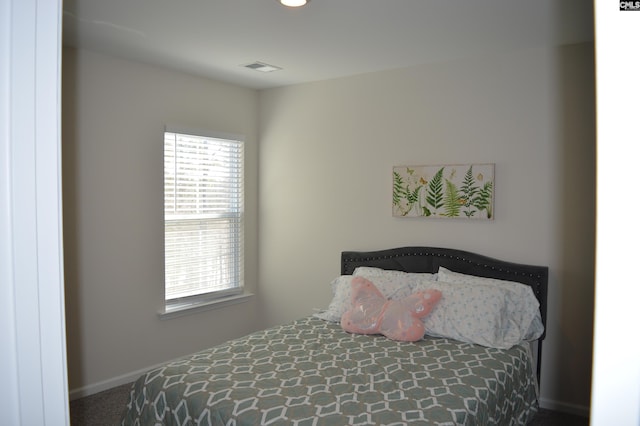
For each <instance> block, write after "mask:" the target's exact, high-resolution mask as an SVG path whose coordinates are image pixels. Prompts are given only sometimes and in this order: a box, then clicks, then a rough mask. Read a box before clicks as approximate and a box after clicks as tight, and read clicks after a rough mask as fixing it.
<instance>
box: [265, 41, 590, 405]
mask: <svg viewBox="0 0 640 426" xmlns="http://www.w3.org/2000/svg"><path fill="white" fill-rule="evenodd" d="M593 78H594V76H593V45H592V44H583V45H576V46H569V47H563V48H558V49H531V50H523V51H516V52H512V53H509V54H504V55H500V56H493V57H484V58H474V59H468V60H464V61H456V62H450V63H443V64H437V65H425V66H420V67H412V68H408V69H402V70H395V71H388V72H379V73H371V74H366V75H360V76H355V77H351V78H343V79H336V80H330V81H324V82H318V83H313V84H305V85H300V86H291V87H285V88H279V89H272V90H268V91H264V92H261V94H260V109H259V110H260V129H259V133H260V175H259V176H260V178H259V182H260V190H259V204H260V215H259V228H260V246H259V253H260V273H259V276H260V291H261V294H262V306H263V307H264V315H265V323H266V324H276V323H281V322H285V321H289V320H291V319H293V318H296V317H299V316H302V315H307V314H310V313H312V312H313V309H314V308H322V307H326V306H327V304H328V303H329V300H330V290H329V282H330V281H331V279H332V278H334V277H335V276H336V275H337V274H338V273H339V255H340V251H341V250H360V249H367V250H369V249H382V248H390V247H395V246H403V245H432V246H444V247H455V248H460V249H466V250H470V251H477V252H480V253H484V254H486V255H489V256H494V257H499V258H502V259H506V260H511V261H515V262H523V263H533V264H541V265H548V266H549V268H550V282H549V285H550V289H549V327H548V335H547V339H546V341H545V346H544V353H543V367H542V400H543V403H544V404H545V405H546V406H555V407H558V408H562V409H565V410H571V411H577V412H584V410H586V407H588V405H589V380H590V379H589V377H590V370H591V355H590V354H591V335H592V321H593V314H592V311H593V268H594V259H593V258H594V247H595V246H594V220H595V218H594V216H595V214H594V209H595V196H594V183H595V167H594V164H595V131H594V127H595V124H594V123H595V119H594V87H593ZM485 162H490V163H495V164H496V166H495V167H496V169H495V201H496V205H495V220H494V221H484V222H481V221H473V222H465V221H447V220H442V219H440V220H425V219H399V218H393V217H392V216H391V168H392V166H394V165H416V164H417V165H420V164H452V163H485Z"/></svg>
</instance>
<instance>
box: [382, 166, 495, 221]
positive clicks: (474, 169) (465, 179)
mask: <svg viewBox="0 0 640 426" xmlns="http://www.w3.org/2000/svg"><path fill="white" fill-rule="evenodd" d="M493 173H494V164H455V165H438V166H394V167H393V215H394V216H397V217H428V218H455V219H485V220H487V219H493V193H494V184H493Z"/></svg>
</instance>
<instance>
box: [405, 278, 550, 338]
mask: <svg viewBox="0 0 640 426" xmlns="http://www.w3.org/2000/svg"><path fill="white" fill-rule="evenodd" d="M443 270H444V268H440V270H439V271H438V281H437V282H435V283H425V284H424V285H421V286H419V288H417V289H416V290H423V289H436V290H440V291H441V292H442V299H441V300H440V303H439V304H438V305H437V306H436V307H435V308H434V309H433V311H432V312H431V315H429V316H428V317H427V318H425V319H424V323H425V333H426V334H427V335H430V336H435V337H447V338H452V339H455V340H459V341H463V342H468V343H474V344H478V345H482V346H488V347H494V348H501V349H508V348H511V347H512V346H513V345H515V344H518V343H520V342H521V341H523V340H534V339H536V338H538V337H540V335H541V334H542V331H543V329H542V323H541V321H536V317H538V319H539V317H540V311H539V310H538V306H539V304H538V300H537V299H536V298H535V296H534V294H533V291H532V290H531V288H530V287H529V286H525V285H523V284H519V283H515V282H509V281H502V282H500V280H492V279H484V278H481V277H473V276H469V275H468V276H463V277H460V276H452V275H450V274H448V272H450V271H446V270H444V271H443ZM443 272H444V273H443ZM453 274H457V273H453ZM457 275H462V274H457ZM448 279H451V281H446V280H448Z"/></svg>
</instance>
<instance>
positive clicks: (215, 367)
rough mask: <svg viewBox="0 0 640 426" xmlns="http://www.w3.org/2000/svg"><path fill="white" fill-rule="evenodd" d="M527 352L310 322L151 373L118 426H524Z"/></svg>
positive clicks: (528, 399) (532, 393) (533, 405)
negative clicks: (397, 336) (360, 331)
mask: <svg viewBox="0 0 640 426" xmlns="http://www.w3.org/2000/svg"><path fill="white" fill-rule="evenodd" d="M529 353H530V352H529V350H528V349H527V348H526V347H525V346H524V345H523V346H515V347H513V348H511V349H509V350H502V349H492V348H486V347H483V346H478V345H473V344H469V343H461V342H457V341H454V340H449V339H441V338H430V337H425V339H423V340H421V341H419V342H414V343H407V342H396V341H393V340H390V339H387V338H385V337H382V336H374V335H358V334H348V333H346V332H344V331H343V330H342V328H341V327H340V325H339V324H334V323H330V322H326V321H323V320H321V319H318V318H315V317H307V318H303V319H300V320H298V321H295V322H293V323H291V324H288V325H283V326H277V327H273V328H270V329H267V330H263V331H259V332H256V333H253V334H250V335H248V336H246V337H243V338H240V339H236V340H232V341H230V342H227V343H225V344H222V345H219V346H216V347H213V348H211V349H207V350H204V351H201V352H198V353H195V354H193V355H190V356H187V357H184V358H181V359H179V360H176V361H172V362H169V363H167V364H165V365H163V366H161V367H158V368H155V369H153V370H151V371H149V372H148V373H146V374H144V375H143V376H141V377H140V378H139V379H138V380H137V381H136V382H135V383H134V385H133V386H132V389H131V394H130V400H129V402H128V404H127V409H126V411H125V413H124V415H123V419H122V424H123V425H229V426H232V425H251V426H253V425H404V424H415V425H420V424H422V425H524V424H527V422H529V421H530V420H531V419H532V418H533V416H534V414H535V413H536V411H537V407H538V401H537V397H536V388H535V382H534V375H533V374H532V369H531V361H530V359H529Z"/></svg>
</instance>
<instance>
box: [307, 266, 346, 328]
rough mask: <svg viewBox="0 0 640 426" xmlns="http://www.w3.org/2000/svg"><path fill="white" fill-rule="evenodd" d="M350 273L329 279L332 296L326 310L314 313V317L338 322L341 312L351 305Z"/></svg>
mask: <svg viewBox="0 0 640 426" xmlns="http://www.w3.org/2000/svg"><path fill="white" fill-rule="evenodd" d="M352 279H353V276H352V275H340V276H339V277H337V278H335V279H334V280H333V281H331V292H332V293H333V297H332V298H331V302H330V303H329V307H328V308H327V310H326V311H322V312H318V313H316V314H314V315H313V316H315V317H316V318H320V319H323V320H325V321H330V322H340V318H342V314H344V313H345V311H346V310H347V309H348V307H349V306H351V280H352Z"/></svg>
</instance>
